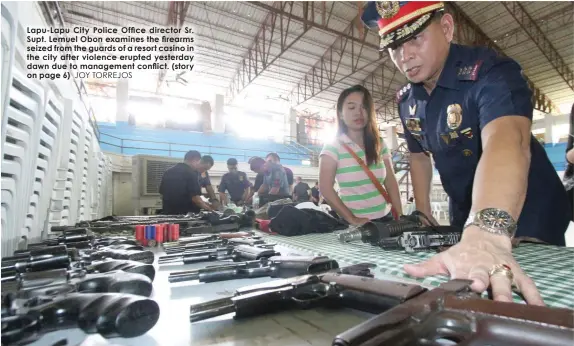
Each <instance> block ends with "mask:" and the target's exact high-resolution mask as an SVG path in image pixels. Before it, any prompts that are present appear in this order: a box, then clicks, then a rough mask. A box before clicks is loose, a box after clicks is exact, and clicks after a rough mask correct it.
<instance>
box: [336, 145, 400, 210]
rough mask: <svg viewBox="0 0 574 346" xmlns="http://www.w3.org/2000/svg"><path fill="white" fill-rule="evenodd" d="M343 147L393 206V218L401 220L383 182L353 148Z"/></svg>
mask: <svg viewBox="0 0 574 346" xmlns="http://www.w3.org/2000/svg"><path fill="white" fill-rule="evenodd" d="M341 145H342V146H343V147H344V148H345V150H347V152H349V154H351V156H352V157H353V158H354V159H355V160H356V161H357V163H359V165H360V166H361V168H363V171H365V173H367V176H368V177H369V179H371V181H372V182H373V184H374V185H375V187H376V188H377V190H379V192H380V193H381V195H382V196H383V198H384V199H385V201H386V202H387V203H388V204H389V205H390V206H391V213H392V214H393V218H394V219H395V220H398V219H399V213H398V212H397V210H396V209H395V207H394V206H393V204H392V203H391V197H390V196H389V194H388V193H387V190H385V188H384V187H383V185H381V182H379V180H378V179H377V177H375V175H374V174H373V172H371V170H370V169H369V167H367V165H366V164H365V161H363V160H362V159H361V158H360V157H359V156H357V154H356V153H355V152H354V151H353V149H351V147H349V146H348V145H347V144H346V143H343V142H341Z"/></svg>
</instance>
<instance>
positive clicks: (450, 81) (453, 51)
mask: <svg viewBox="0 0 574 346" xmlns="http://www.w3.org/2000/svg"><path fill="white" fill-rule="evenodd" d="M462 55H463V54H462V52H461V46H460V45H458V44H455V43H452V44H451V45H450V48H449V52H448V57H447V58H446V62H445V64H444V67H443V69H442V72H441V74H440V77H439V79H438V82H437V86H441V87H443V88H448V89H457V90H458V88H459V86H458V72H457V71H458V69H459V66H460V63H461V62H462V60H463V59H462V58H463V57H462Z"/></svg>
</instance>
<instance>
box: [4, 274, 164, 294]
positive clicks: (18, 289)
mask: <svg viewBox="0 0 574 346" xmlns="http://www.w3.org/2000/svg"><path fill="white" fill-rule="evenodd" d="M6 284H8V285H6ZM8 286H9V288H8ZM58 286H65V287H64V288H62V287H58ZM152 289H153V285H152V280H150V278H149V277H147V276H145V275H143V274H138V273H129V272H124V271H121V270H115V271H110V272H106V273H88V272H87V271H86V270H83V269H76V270H66V269H63V268H62V269H52V270H45V271H40V272H28V273H19V274H16V275H13V276H9V277H2V294H5V293H8V292H12V293H15V294H16V295H17V296H18V297H20V296H22V295H24V296H26V297H33V296H43V295H52V294H51V293H50V292H57V293H61V291H62V290H64V291H67V292H86V293H103V292H116V293H130V294H135V295H141V296H145V297H149V296H150V295H151V292H152Z"/></svg>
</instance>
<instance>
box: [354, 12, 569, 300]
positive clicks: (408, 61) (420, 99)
mask: <svg viewBox="0 0 574 346" xmlns="http://www.w3.org/2000/svg"><path fill="white" fill-rule="evenodd" d="M443 9H444V4H443V3H442V2H438V1H425V2H395V1H382V2H371V3H369V5H368V8H367V9H366V10H365V12H364V14H363V21H364V22H365V23H366V24H367V25H368V26H370V27H377V29H378V30H379V35H380V36H381V44H380V47H381V50H386V51H388V54H389V55H390V57H391V59H392V60H393V62H394V64H395V65H396V67H397V69H398V70H399V71H400V72H401V73H403V74H404V75H405V76H406V77H407V79H408V80H409V82H410V83H409V84H407V85H405V86H404V87H403V88H401V89H400V90H399V91H398V93H397V102H398V108H399V114H400V118H401V121H402V123H403V127H404V131H405V139H406V141H407V144H408V147H409V150H410V151H411V155H410V165H411V176H412V180H413V189H414V195H415V201H416V206H417V209H419V210H421V211H422V212H424V213H426V214H430V211H431V208H430V202H429V192H430V188H431V179H432V163H431V159H430V156H431V155H432V157H433V159H434V161H435V165H436V168H437V170H438V171H439V174H440V177H441V181H442V184H443V186H444V189H445V191H446V192H447V194H448V195H449V197H450V213H451V224H452V225H455V226H458V227H461V228H462V227H464V232H463V236H462V239H461V241H460V243H459V244H457V245H456V246H453V247H451V248H450V249H449V250H448V251H446V252H443V253H440V254H438V255H435V256H434V257H432V258H431V259H430V260H428V261H426V262H423V263H420V264H417V265H405V271H406V272H407V273H408V274H410V275H413V276H416V277H424V276H428V275H436V274H450V275H451V277H453V278H464V279H472V280H473V284H472V288H473V289H474V290H476V291H479V292H482V291H484V290H485V289H486V288H487V287H488V286H489V285H490V286H491V287H492V290H493V295H494V297H495V299H497V300H500V301H512V294H511V285H512V283H513V282H514V283H515V284H516V285H517V287H518V289H519V290H521V291H522V293H523V295H524V296H525V298H526V300H527V301H528V302H529V303H531V304H540V305H541V304H544V303H543V301H542V298H541V297H540V294H539V292H538V290H537V289H536V286H535V285H534V283H533V282H532V280H531V279H530V278H529V277H528V276H527V275H526V274H525V273H524V272H523V271H522V269H521V268H520V266H519V265H518V264H517V263H516V261H515V259H514V258H513V256H512V247H511V239H512V238H514V237H517V238H518V237H521V238H522V237H523V238H527V239H529V240H533V239H535V240H537V241H543V242H546V243H550V244H555V245H564V233H565V230H566V228H567V225H568V220H569V219H570V215H571V210H568V208H567V207H566V206H567V205H568V203H567V201H566V193H565V191H564V187H563V185H562V184H561V182H560V179H559V177H558V175H557V174H556V171H555V170H554V168H553V166H552V164H551V163H550V161H549V160H548V157H547V156H546V153H545V151H544V149H543V148H542V146H541V145H540V144H539V143H538V141H537V140H535V139H534V137H533V136H532V134H531V124H532V113H533V105H532V102H531V99H532V92H531V90H530V89H529V87H528V84H527V82H526V80H525V79H524V77H523V76H522V70H521V67H520V66H519V65H518V64H517V63H516V62H515V61H513V60H512V59H509V58H504V57H501V56H499V55H497V54H496V53H495V52H494V51H492V50H489V49H487V48H481V47H466V46H461V45H457V44H454V43H452V39H453V31H454V21H453V17H452V16H451V15H450V14H448V13H444V11H443Z"/></svg>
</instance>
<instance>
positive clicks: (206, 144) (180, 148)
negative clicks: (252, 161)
mask: <svg viewBox="0 0 574 346" xmlns="http://www.w3.org/2000/svg"><path fill="white" fill-rule="evenodd" d="M99 127H100V132H101V133H102V136H101V141H102V143H101V148H102V150H104V151H109V152H114V153H120V152H122V149H121V146H123V147H124V149H123V153H124V154H126V155H135V154H146V155H159V156H171V157H178V158H181V157H183V155H184V153H185V152H186V151H188V150H192V149H195V150H198V151H199V152H201V153H202V154H203V155H205V154H209V155H212V156H213V158H214V159H215V160H216V161H226V160H227V159H228V158H230V157H235V158H236V159H237V160H239V161H244V162H246V161H247V160H249V158H250V157H252V156H265V155H267V153H269V152H277V153H279V156H280V157H281V162H282V163H284V164H286V165H292V166H298V165H301V161H302V160H308V157H307V156H305V155H300V154H297V153H294V152H293V150H291V149H289V148H287V147H286V146H285V145H283V144H281V143H277V142H274V141H272V140H256V139H244V138H239V137H236V136H232V135H227V134H219V133H214V134H209V135H208V134H204V133H201V132H186V131H179V130H169V129H155V128H145V127H134V126H129V125H128V124H127V123H125V122H118V123H117V124H116V125H113V124H107V123H106V124H104V123H100V124H99ZM253 130H254V131H261V130H263V129H257V128H254V129H253ZM110 136H114V137H118V138H123V142H122V140H120V139H117V138H113V137H110ZM142 141H148V142H142ZM153 142H163V143H153ZM108 143H109V144H108ZM168 143H178V144H171V145H169V144H168ZM309 147H311V148H312V149H314V150H317V151H320V150H321V148H320V147H316V146H309ZM544 148H545V149H546V153H547V154H548V157H549V158H550V161H551V162H552V164H553V165H554V167H555V168H556V170H557V171H563V170H565V152H566V143H558V144H546V145H544ZM170 149H171V152H170ZM435 174H437V172H435Z"/></svg>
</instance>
